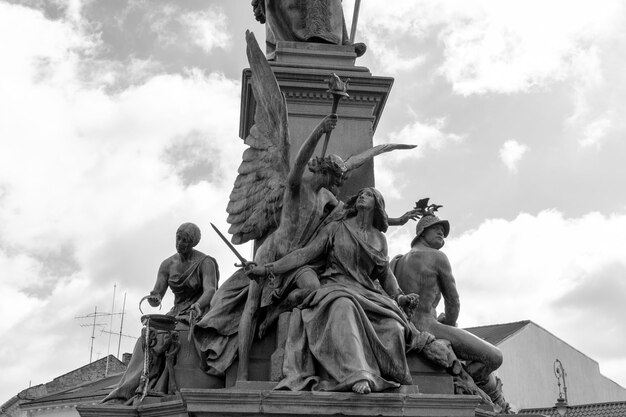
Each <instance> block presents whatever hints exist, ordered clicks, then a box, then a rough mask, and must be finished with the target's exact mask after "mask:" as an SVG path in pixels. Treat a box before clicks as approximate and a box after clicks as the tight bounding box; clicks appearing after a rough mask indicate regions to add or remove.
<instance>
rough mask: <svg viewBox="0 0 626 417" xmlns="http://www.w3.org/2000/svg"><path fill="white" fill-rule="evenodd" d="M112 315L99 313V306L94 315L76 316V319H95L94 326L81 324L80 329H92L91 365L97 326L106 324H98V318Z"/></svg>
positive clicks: (96, 307)
mask: <svg viewBox="0 0 626 417" xmlns="http://www.w3.org/2000/svg"><path fill="white" fill-rule="evenodd" d="M109 314H110V313H98V306H95V308H94V310H93V313H90V314H87V315H84V316H76V317H74V318H75V319H90V318H93V323H92V324H81V325H80V327H91V347H90V348H89V363H91V360H92V358H93V341H94V339H95V338H96V326H105V324H104V323H97V322H96V320H97V319H98V317H103V316H108V315H109Z"/></svg>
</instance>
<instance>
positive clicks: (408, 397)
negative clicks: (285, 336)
mask: <svg viewBox="0 0 626 417" xmlns="http://www.w3.org/2000/svg"><path fill="white" fill-rule="evenodd" d="M254 384H255V383H249V384H248V385H249V386H250V387H251V386H252V385H254ZM257 384H258V383H257ZM266 384H267V383H266ZM181 396H182V398H180V397H178V396H177V397H167V398H164V399H162V400H160V401H154V402H149V401H148V400H146V402H145V403H144V404H143V405H141V406H139V407H138V408H132V407H126V406H121V405H108V406H107V405H93V406H80V407H77V411H78V412H79V414H80V415H81V416H82V417H122V416H141V417H156V416H159V417H187V416H189V417H218V416H233V417H234V416H237V417H255V416H272V417H288V416H298V417H309V416H310V417H313V416H321V415H346V416H364V417H365V416H373V415H374V416H382V417H387V416H389V417H395V416H408V417H411V416H415V417H475V416H476V417H487V416H490V417H493V416H495V414H494V413H489V412H486V411H484V410H480V409H477V408H476V407H477V406H478V403H479V401H480V399H479V397H477V396H473V395H435V394H406V393H374V394H367V395H359V394H354V393H349V392H292V391H272V390H263V389H261V390H259V389H245V388H243V387H242V388H237V389H229V388H227V389H215V390H211V389H183V390H182V393H181Z"/></svg>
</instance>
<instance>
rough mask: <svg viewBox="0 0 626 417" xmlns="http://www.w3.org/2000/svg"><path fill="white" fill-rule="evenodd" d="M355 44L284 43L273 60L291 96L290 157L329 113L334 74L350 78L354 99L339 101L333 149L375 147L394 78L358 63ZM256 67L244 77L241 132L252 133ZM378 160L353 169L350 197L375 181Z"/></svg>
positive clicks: (345, 153)
mask: <svg viewBox="0 0 626 417" xmlns="http://www.w3.org/2000/svg"><path fill="white" fill-rule="evenodd" d="M354 59H355V54H354V48H350V47H346V46H336V45H324V44H309V43H301V42H299V43H298V42H279V43H278V45H277V49H276V59H275V61H271V62H270V65H271V67H272V70H273V71H274V75H275V76H276V79H277V80H278V84H279V85H280V88H281V91H282V92H283V93H284V94H285V97H286V98H287V108H288V115H289V134H290V138H291V162H292V163H293V160H294V158H295V156H296V154H297V152H298V149H299V148H300V146H301V145H302V143H303V142H304V140H306V138H307V137H308V136H309V134H310V133H311V131H312V130H313V128H314V127H315V126H316V125H317V124H318V123H319V122H320V121H321V120H322V118H323V117H324V116H327V115H328V114H330V111H331V108H332V96H331V94H330V93H328V92H326V90H328V79H329V75H330V74H331V73H335V74H337V75H338V76H339V77H341V78H342V79H343V80H345V79H348V78H349V79H350V81H349V85H348V94H349V95H350V97H349V98H342V99H341V101H340V102H339V108H338V110H337V114H338V116H339V122H338V124H337V127H336V128H335V130H334V131H333V133H332V136H331V138H330V143H329V146H328V151H327V152H328V153H334V154H337V155H339V156H340V157H342V158H343V159H344V160H345V159H346V158H347V157H349V156H350V155H354V154H357V153H359V152H362V151H363V150H365V149H368V148H370V147H371V146H372V142H373V135H374V132H375V131H376V126H377V124H378V121H379V120H380V116H381V114H382V111H383V108H384V106H385V102H386V101H387V97H388V96H389V92H390V90H391V86H392V85H393V78H390V77H377V76H373V75H372V74H371V73H370V72H369V70H368V69H367V68H365V67H359V66H355V65H354ZM250 77H251V70H250V69H245V70H244V71H243V76H242V92H241V118H240V126H239V135H240V137H241V138H242V139H245V137H246V136H247V135H248V132H249V130H250V127H251V126H252V125H253V123H254V109H255V101H254V96H253V95H252V88H251V86H250ZM323 141H324V139H323V138H322V140H320V143H319V145H318V148H317V149H316V151H315V155H317V156H319V155H321V150H322V144H323ZM373 185H375V183H374V168H373V164H372V163H371V162H370V163H367V164H365V165H363V166H362V167H361V168H359V169H358V170H356V171H355V172H353V173H352V175H351V177H350V179H349V180H348V181H347V182H346V184H345V185H344V187H343V188H342V191H341V195H340V198H341V199H345V198H346V197H347V196H350V195H352V194H354V193H356V191H358V190H359V189H360V188H362V187H365V186H373Z"/></svg>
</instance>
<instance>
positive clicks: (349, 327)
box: [277, 220, 433, 391]
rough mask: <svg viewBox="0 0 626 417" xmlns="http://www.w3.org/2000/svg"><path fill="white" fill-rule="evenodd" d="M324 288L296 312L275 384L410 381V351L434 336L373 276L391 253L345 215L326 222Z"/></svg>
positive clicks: (378, 385)
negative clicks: (367, 238) (415, 323)
mask: <svg viewBox="0 0 626 417" xmlns="http://www.w3.org/2000/svg"><path fill="white" fill-rule="evenodd" d="M326 227H328V228H329V230H328V231H329V234H328V239H327V242H326V251H325V252H326V255H327V265H326V269H325V271H324V273H323V274H322V277H321V279H322V287H321V288H320V289H318V290H316V291H314V292H313V293H312V294H310V295H309V296H308V297H307V298H306V299H305V300H304V301H303V303H302V304H301V305H300V306H299V307H298V308H296V309H294V310H293V311H292V313H291V320H290V323H289V333H288V337H287V342H286V346H285V359H284V364H283V374H284V375H285V377H284V379H283V380H282V381H281V382H280V383H279V384H278V386H277V389H291V390H306V389H311V390H323V391H346V390H350V389H351V388H352V386H353V385H354V384H355V383H356V382H358V381H362V380H366V381H368V382H369V384H370V388H371V389H372V391H382V390H385V389H388V388H394V387H398V386H399V385H408V384H411V383H412V380H411V374H410V371H409V367H408V364H407V361H406V352H407V351H409V350H413V349H416V350H418V351H419V350H421V349H422V348H423V347H424V346H425V345H426V344H427V343H428V342H430V341H431V340H432V339H433V337H432V336H431V335H430V334H428V333H420V332H419V331H418V330H417V329H416V328H415V327H414V326H413V324H411V323H410V321H409V320H407V318H406V315H405V314H404V313H403V312H402V310H401V309H400V307H398V305H397V304H396V302H395V301H393V300H392V299H391V298H390V297H389V296H388V295H387V294H386V293H385V292H384V291H383V290H382V288H381V286H380V285H379V283H378V282H376V280H379V279H380V280H384V278H385V276H386V274H387V271H388V268H389V265H388V261H387V257H386V256H385V255H384V254H383V253H381V252H379V251H378V250H376V249H375V248H373V247H371V246H370V245H369V244H367V243H366V242H365V241H363V240H362V239H361V238H360V237H359V236H357V234H356V233H355V232H353V231H352V230H351V229H350V228H349V226H348V225H347V224H346V223H345V222H344V221H343V220H342V221H337V222H333V223H331V224H329V225H328V226H326Z"/></svg>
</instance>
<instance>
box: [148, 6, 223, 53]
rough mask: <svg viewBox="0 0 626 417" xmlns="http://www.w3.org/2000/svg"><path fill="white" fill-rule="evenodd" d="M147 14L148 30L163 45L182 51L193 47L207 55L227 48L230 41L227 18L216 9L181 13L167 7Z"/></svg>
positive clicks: (175, 7)
mask: <svg viewBox="0 0 626 417" xmlns="http://www.w3.org/2000/svg"><path fill="white" fill-rule="evenodd" d="M148 13H149V21H150V29H151V30H152V31H153V32H154V33H156V34H157V36H158V38H159V42H160V43H161V44H162V45H166V46H173V47H176V48H185V47H188V46H189V44H193V45H196V46H198V47H200V48H202V49H203V50H204V51H205V52H207V53H209V52H211V51H212V50H213V49H215V48H221V49H226V48H228V47H229V45H230V43H231V41H232V39H231V35H230V33H229V32H228V17H227V16H226V14H225V13H224V12H223V11H222V9H221V8H220V7H218V6H215V5H209V6H208V7H207V9H206V10H203V11H194V12H184V11H183V10H181V8H180V7H179V6H178V5H175V4H166V5H163V6H162V7H156V8H150V9H149V12H148Z"/></svg>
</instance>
